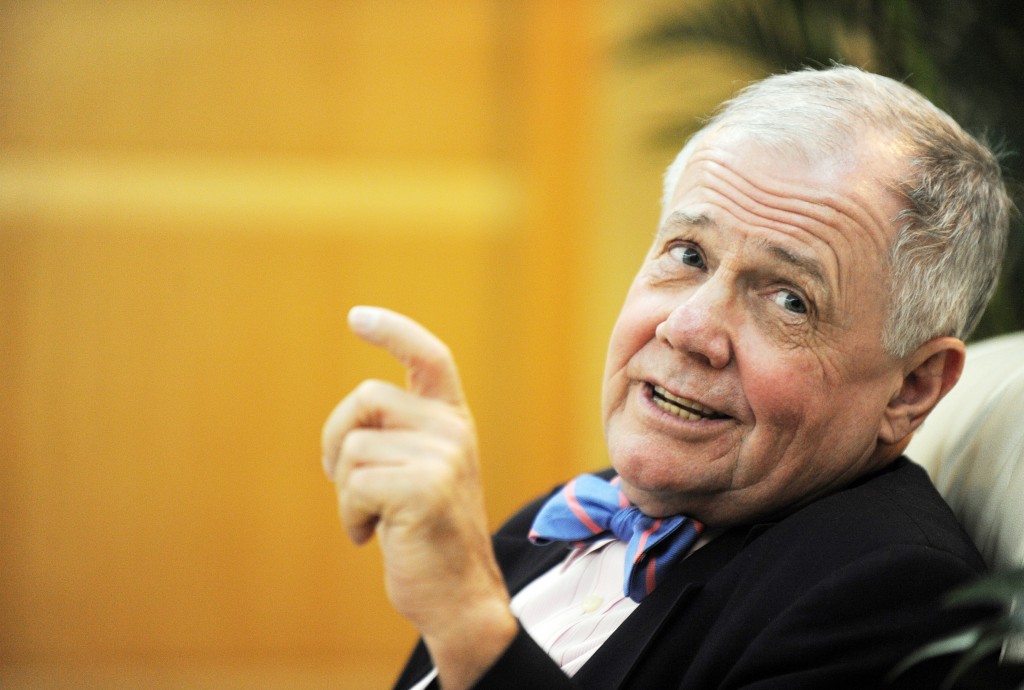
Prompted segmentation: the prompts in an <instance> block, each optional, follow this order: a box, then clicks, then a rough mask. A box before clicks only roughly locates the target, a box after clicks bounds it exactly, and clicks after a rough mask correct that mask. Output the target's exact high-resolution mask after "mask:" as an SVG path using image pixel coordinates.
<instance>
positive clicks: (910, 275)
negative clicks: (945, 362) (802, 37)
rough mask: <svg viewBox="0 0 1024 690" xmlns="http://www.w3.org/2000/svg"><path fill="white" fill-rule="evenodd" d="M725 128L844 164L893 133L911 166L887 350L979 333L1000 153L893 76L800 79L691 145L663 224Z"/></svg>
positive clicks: (720, 116) (997, 210) (847, 72)
mask: <svg viewBox="0 0 1024 690" xmlns="http://www.w3.org/2000/svg"><path fill="white" fill-rule="evenodd" d="M721 127H730V128H732V127H735V128H741V129H742V131H744V132H747V133H749V134H750V135H751V136H753V137H756V139H757V141H758V143H759V144H763V145H765V146H767V147H769V148H771V149H779V150H788V151H793V150H796V151H799V152H802V153H804V155H807V156H837V155H844V152H845V153H849V152H851V151H853V150H855V147H857V146H858V145H859V144H862V143H863V142H864V141H865V138H866V136H868V135H872V136H878V135H881V137H882V139H883V141H884V143H885V146H886V149H888V150H893V151H897V152H899V153H898V155H900V156H901V157H902V158H903V162H904V165H903V166H901V167H902V172H901V173H900V174H901V176H900V177H899V179H894V180H888V181H886V183H887V184H888V185H889V187H890V189H892V190H893V191H895V192H896V193H898V194H899V195H901V196H902V198H903V199H905V201H906V204H907V206H906V208H905V209H904V210H903V211H902V212H900V213H899V214H898V215H897V216H896V217H895V218H893V219H891V222H892V223H893V225H894V228H895V232H894V239H893V242H892V245H891V247H890V251H889V256H888V260H889V264H890V275H891V284H890V288H889V290H890V297H889V312H888V317H887V320H886V324H885V328H884V330H883V333H882V345H883V347H884V348H885V350H886V351H887V352H889V353H890V354H892V355H894V356H896V357H903V356H905V355H907V354H909V353H910V352H913V351H914V349H916V348H917V347H918V346H919V345H921V344H922V343H924V342H926V341H927V340H930V339H931V338H935V337H938V336H943V335H951V336H954V337H957V338H961V339H965V338H967V336H968V335H970V333H971V331H972V330H973V329H974V327H975V326H976V325H977V324H978V321H979V319H980V318H981V315H982V313H983V312H984V310H985V305H986V304H987V303H988V300H989V298H990V297H991V296H992V292H993V291H994V290H995V285H996V281H997V279H998V276H999V269H1000V266H1001V265H1002V260H1003V254H1004V253H1005V251H1006V242H1007V232H1008V226H1009V216H1010V209H1011V208H1012V202H1011V201H1010V197H1009V195H1008V194H1007V191H1006V187H1005V185H1004V184H1003V180H1002V173H1001V169H1000V165H999V161H998V159H997V157H996V156H995V155H994V154H993V153H992V151H990V150H989V149H988V148H987V147H986V146H984V145H983V144H981V143H979V142H978V141H976V140H975V139H974V138H972V137H971V136H970V135H969V134H967V133H966V132H964V130H963V129H962V128H961V127H960V126H959V125H958V124H957V123H956V122H954V121H953V119H952V118H951V117H949V116H948V115H947V114H946V113H944V112H942V111H941V110H939V109H938V108H936V107H935V106H934V105H932V104H931V103H930V102H929V101H928V100H927V99H926V98H924V96H922V95H921V94H919V93H918V92H917V91H914V90H913V89H911V88H909V87H907V86H905V85H904V84H901V83H899V82H897V81H894V80H892V79H889V78H888V77H882V76H879V75H877V74H871V73H868V72H864V71H862V70H860V69H857V68H855V67H847V66H835V67H832V68H830V69H825V70H803V71H798V72H791V73H789V74H781V75H776V76H773V77H769V78H768V79H765V80H763V81H760V82H757V83H755V84H753V85H751V86H748V87H746V88H745V89H743V90H742V91H740V92H739V93H738V94H737V95H736V96H735V97H733V98H732V99H731V100H729V101H727V102H726V103H724V104H723V105H722V107H721V108H720V109H719V110H718V112H717V113H716V114H715V115H714V116H713V117H712V118H711V119H710V120H709V121H708V123H707V124H706V125H705V126H704V127H703V128H702V129H701V130H700V131H698V132H697V133H696V134H695V135H694V136H693V137H691V138H690V140H689V141H688V142H687V144H686V146H684V147H683V150H682V151H680V152H679V155H678V156H676V159H675V160H674V161H673V162H672V164H671V165H670V166H669V168H668V170H667V171H666V172H665V185H664V192H663V196H662V213H663V215H664V214H665V213H667V212H668V209H669V207H670V202H671V199H672V195H673V193H674V191H675V188H676V185H677V184H678V182H679V178H680V177H681V175H682V173H683V169H684V168H685V167H686V163H687V161H688V160H689V157H690V155H691V154H692V153H693V151H694V150H695V149H696V148H697V146H698V145H699V143H700V141H701V140H702V139H703V138H704V136H706V135H707V133H708V132H710V131H713V130H716V129H719V128H721Z"/></svg>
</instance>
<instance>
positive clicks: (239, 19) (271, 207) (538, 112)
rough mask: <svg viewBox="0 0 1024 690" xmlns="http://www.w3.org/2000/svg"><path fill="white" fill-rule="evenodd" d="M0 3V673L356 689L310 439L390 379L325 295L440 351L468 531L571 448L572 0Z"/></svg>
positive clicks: (382, 625) (337, 549)
mask: <svg viewBox="0 0 1024 690" xmlns="http://www.w3.org/2000/svg"><path fill="white" fill-rule="evenodd" d="M0 11H2V16H3V17H4V20H3V21H2V22H0V44H2V45H4V46H5V50H4V56H3V58H2V60H0V112H3V113H4V117H3V118H2V119H0V146H2V148H3V152H4V155H3V158H2V160H0V224H2V225H0V348H2V349H0V413H2V419H0V443H2V454H3V482H0V511H2V512H0V516H2V517H0V564H2V568H0V685H3V686H4V687H11V688H19V687H93V686H109V685H117V684H128V685H131V686H138V687H163V686H166V687H182V686H202V687H263V686H266V685H267V682H266V681H267V680H268V679H273V683H271V684H272V685H273V686H275V687H315V686H317V685H320V684H324V685H326V684H327V682H328V681H330V683H331V684H333V686H334V687H352V688H365V687H379V686H383V685H384V684H385V683H386V680H387V679H388V678H390V676H391V675H392V674H393V673H394V671H395V670H396V668H397V664H398V661H399V659H401V657H402V656H404V654H405V652H406V650H407V648H408V646H409V645H410V644H411V641H412V638H413V633H412V630H411V629H410V628H409V627H408V626H407V625H406V624H405V623H404V622H403V621H401V620H400V619H399V618H398V617H397V616H396V615H395V614H394V613H393V612H392V611H391V609H390V607H389V605H388V604H387V602H386V601H385V597H384V593H383V591H382V587H381V573H380V564H379V557H378V555H377V553H376V551H375V547H374V546H372V545H371V546H370V547H368V548H363V549H357V548H355V547H353V546H351V545H350V544H348V543H347V542H346V541H345V540H344V538H343V537H342V534H341V529H340V527H339V525H338V522H337V517H336V514H335V510H336V508H335V502H334V498H333V495H332V492H331V488H330V485H329V484H328V483H327V482H326V481H325V480H324V478H323V477H322V475H321V473H320V470H319V466H318V454H319V453H318V437H319V429H320V424H321V423H322V420H323V419H324V416H325V415H326V414H327V412H328V411H329V410H330V408H331V407H332V406H333V405H334V403H335V402H336V401H337V400H338V399H339V397H340V396H341V395H343V394H344V393H345V392H346V391H347V390H349V389H350V388H351V387H352V386H354V385H355V384H356V383H357V382H358V381H359V380H361V379H362V378H364V377H366V376H381V377H389V378H400V377H401V371H400V369H399V368H398V367H397V366H396V365H395V364H394V363H392V362H390V361H389V360H388V358H387V357H386V356H383V355H381V354H380V353H378V352H375V351H373V350H372V349H371V348H369V347H367V346H365V345H364V344H362V343H360V342H358V341H357V340H356V339H355V338H354V337H352V336H351V335H349V334H348V333H347V332H346V329H345V327H344V314H345V312H346V311H347V309H348V308H349V307H350V306H351V305H352V304H356V303H378V304H385V305H387V306H391V307H394V308H397V309H401V310H405V311H407V312H409V313H411V314H413V315H414V316H416V317H417V318H420V319H421V320H423V322H424V323H426V324H427V325H428V326H430V327H431V328H434V329H435V330H436V331H437V332H438V333H439V334H440V335H441V336H442V337H444V338H445V339H446V340H447V341H448V342H449V344H450V345H451V346H452V348H453V350H454V352H455V353H456V355H457V357H458V359H459V363H460V366H461V369H462V374H463V378H464V381H465V384H466V388H467V394H468V395H469V398H470V400H471V402H472V403H473V405H474V409H475V411H476V415H477V422H478V427H479V430H480V435H481V446H482V452H483V455H484V458H485V469H484V472H485V483H486V487H487V490H488V494H489V504H488V505H489V511H490V515H491V519H492V521H493V522H494V523H495V524H496V523H497V522H498V521H499V520H500V519H501V518H502V517H504V516H506V515H507V514H508V513H509V512H510V511H511V510H513V509H514V508H515V507H516V506H517V505H519V504H520V503H521V502H522V501H523V500H524V499H525V498H528V497H529V496H531V495H533V494H534V493H536V492H537V491H538V490H540V489H542V488H545V487H547V486H548V485H550V484H551V483H553V482H555V481H556V480H558V479H560V478H562V477H564V476H565V475H566V474H567V473H569V472H570V471H573V470H575V469H576V468H577V467H578V466H579V465H580V464H581V463H582V461H581V460H580V459H579V458H574V457H572V456H571V452H570V451H569V449H570V448H571V442H570V441H567V440H566V439H571V438H572V437H573V435H574V434H575V433H576V432H575V429H576V428H577V427H578V424H579V418H580V416H581V414H582V413H581V412H580V410H579V408H578V407H577V402H576V401H575V400H573V399H572V398H571V394H572V392H573V391H572V382H573V381H574V380H576V379H578V378H579V377H578V375H577V374H576V373H574V371H573V368H574V366H576V365H575V361H576V355H577V354H578V351H579V350H580V349H581V348H583V349H585V348H586V347H588V345H587V344H586V343H582V342H580V341H579V340H573V339H572V337H571V335H572V330H573V329H574V328H575V327H576V326H577V325H578V321H577V320H576V316H575V314H576V313H577V300H578V299H579V295H580V291H579V288H578V287H577V280H578V273H579V270H580V269H579V268H578V267H576V266H575V265H574V264H573V263H572V262H571V261H570V257H571V256H572V255H573V254H574V252H575V250H576V247H578V246H579V241H578V240H579V237H580V235H581V233H583V232H584V231H585V227H584V223H583V221H582V220H581V215H580V212H579V211H580V207H581V206H583V205H585V203H586V200H585V197H586V192H585V190H584V186H583V185H582V183H581V182H580V180H579V179H578V177H579V175H580V174H581V169H582V167H583V159H584V157H583V156H582V154H581V152H582V151H583V150H584V149H585V146H584V144H585V139H586V138H587V136H588V134H587V132H588V130H587V129H586V127H582V128H581V122H584V121H585V119H586V115H585V113H586V111H587V109H588V108H589V105H588V98H589V96H588V94H589V84H590V82H589V80H588V78H587V77H586V75H587V74H588V71H589V70H591V69H593V65H594V64H595V60H596V56H595V55H594V54H593V53H592V46H591V43H590V41H591V40H592V36H591V35H590V34H589V33H588V29H587V28H586V27H587V26H588V22H589V21H590V18H591V10H590V9H588V6H587V5H586V3H582V2H566V3H550V4H549V3H522V4H506V3H503V2H497V1H484V0H458V1H457V2H453V3H451V6H450V7H449V9H448V10H446V11H445V12H438V11H437V6H436V4H435V3H434V2H432V1H428V0H406V1H405V2H400V3H377V2H370V1H369V0H363V1H360V2H357V1H355V0H353V1H350V2H344V3H319V2H312V1H310V2H299V3H294V2H287V3H285V2H265V3H256V4H252V3H241V2H237V3H231V2H228V3H205V2H196V3H185V4H182V3H170V2H152V1H147V2H127V1H124V2H103V3H101V2H85V1H80V2H71V1H68V2H56V1H53V2H42V1H39V2H18V3H14V2H9V3H2V7H0ZM567 336H568V337H567ZM567 401H568V402H567ZM590 464H599V462H598V463H590Z"/></svg>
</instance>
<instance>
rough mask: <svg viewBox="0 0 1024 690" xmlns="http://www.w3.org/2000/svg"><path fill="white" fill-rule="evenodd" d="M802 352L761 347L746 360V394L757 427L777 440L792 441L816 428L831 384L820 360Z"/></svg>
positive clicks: (744, 376)
mask: <svg viewBox="0 0 1024 690" xmlns="http://www.w3.org/2000/svg"><path fill="white" fill-rule="evenodd" d="M798 352H799V351H797V350H793V351H782V352H780V351H779V350H777V349H776V350H771V349H769V348H767V347H764V348H760V349H759V351H758V352H757V353H756V354H755V355H753V356H748V357H746V358H743V359H741V360H740V361H743V362H744V365H743V371H742V373H741V376H742V380H743V383H742V386H743V394H744V396H745V397H746V401H747V405H749V406H750V411H751V413H752V414H753V416H754V421H755V424H756V427H755V428H757V429H759V430H760V431H761V433H762V434H771V436H772V437H774V439H775V441H776V442H780V443H789V442H791V441H792V440H793V438H794V437H795V436H797V435H798V433H800V432H802V431H804V430H808V429H810V430H812V431H813V430H814V429H815V427H816V426H817V425H816V424H815V420H816V419H817V418H818V417H819V416H823V415H824V413H825V412H826V410H825V409H824V408H825V406H826V402H827V400H828V396H826V395H823V393H824V392H825V391H826V389H827V388H828V386H827V385H826V383H825V381H824V375H823V372H822V370H821V367H820V363H819V362H817V361H816V360H815V359H813V358H810V357H800V356H795V355H796V354H797V353H798Z"/></svg>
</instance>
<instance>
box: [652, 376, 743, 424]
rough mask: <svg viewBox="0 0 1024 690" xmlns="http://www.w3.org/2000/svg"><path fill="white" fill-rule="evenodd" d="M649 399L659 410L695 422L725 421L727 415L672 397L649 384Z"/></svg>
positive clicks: (665, 391)
mask: <svg viewBox="0 0 1024 690" xmlns="http://www.w3.org/2000/svg"><path fill="white" fill-rule="evenodd" d="M650 386H651V399H652V400H654V404H655V405H657V406H658V408H659V409H662V410H664V411H665V412H668V413H669V414H674V415H675V416H677V417H681V418H683V419H688V420H692V421H697V420H701V419H725V418H726V416H727V415H724V414H722V413H720V412H716V411H715V410H712V409H711V408H710V407H705V406H704V405H701V404H700V403H698V402H694V401H693V400H688V399H687V398H680V397H679V396H678V395H673V394H671V393H669V392H668V391H667V390H665V389H664V388H662V387H661V386H658V385H655V384H650Z"/></svg>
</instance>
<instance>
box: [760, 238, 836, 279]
mask: <svg viewBox="0 0 1024 690" xmlns="http://www.w3.org/2000/svg"><path fill="white" fill-rule="evenodd" d="M762 244H763V246H764V248H765V249H767V250H768V251H769V252H771V253H772V254H774V255H775V256H777V257H778V258H780V259H782V261H783V262H785V263H787V264H789V265H790V266H793V267H794V268H796V269H797V270H799V271H800V272H801V273H804V274H805V275H807V277H809V278H810V279H811V280H813V281H815V282H817V283H819V284H820V285H821V286H823V287H825V286H827V285H828V281H827V280H826V279H825V271H824V269H823V268H822V267H821V263H820V262H819V261H818V260H817V259H815V258H814V257H812V256H807V255H806V254H796V253H794V252H791V251H790V250H788V249H786V248H785V247H781V246H779V245H777V244H772V243H771V242H767V241H765V242H763V243H762Z"/></svg>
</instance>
